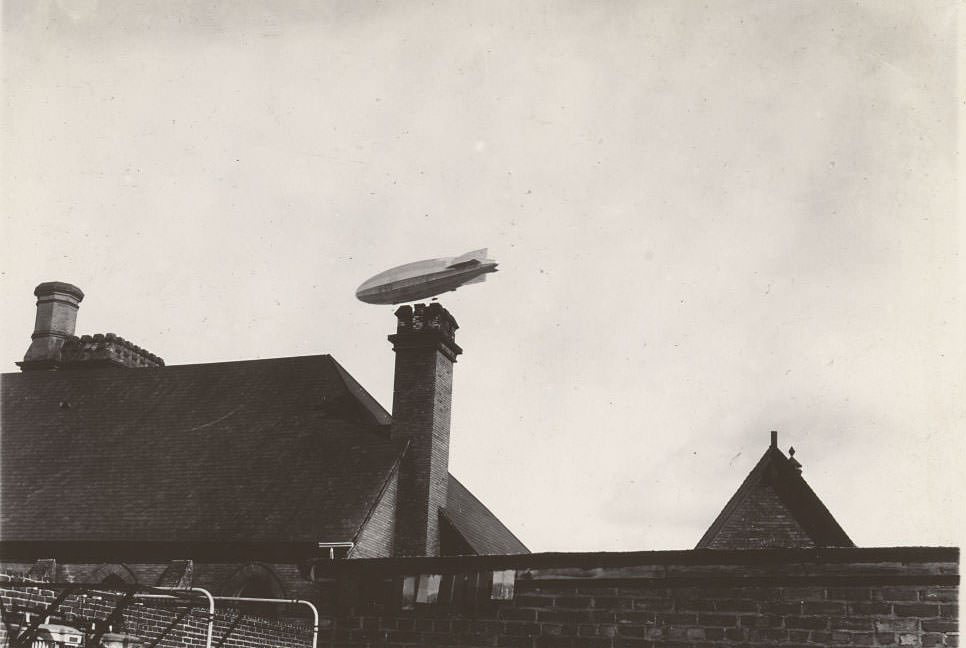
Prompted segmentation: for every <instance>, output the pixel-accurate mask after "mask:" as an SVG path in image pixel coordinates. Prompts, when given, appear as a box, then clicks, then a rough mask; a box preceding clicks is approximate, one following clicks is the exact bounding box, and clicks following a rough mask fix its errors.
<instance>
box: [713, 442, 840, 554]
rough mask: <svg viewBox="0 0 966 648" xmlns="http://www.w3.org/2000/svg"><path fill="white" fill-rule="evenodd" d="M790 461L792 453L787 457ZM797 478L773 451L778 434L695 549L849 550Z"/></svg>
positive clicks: (796, 470)
mask: <svg viewBox="0 0 966 648" xmlns="http://www.w3.org/2000/svg"><path fill="white" fill-rule="evenodd" d="M791 452H792V454H793V455H794V450H792V451H791ZM854 546H855V544H854V543H853V542H852V540H851V539H849V536H848V535H846V533H845V531H843V530H842V527H840V526H839V524H838V522H836V521H835V518H834V517H832V514H831V513H829V510H828V509H827V508H825V505H824V504H823V503H822V501H821V500H820V499H819V498H818V495H816V494H815V491H813V490H812V489H811V488H810V487H809V485H808V484H807V483H805V480H804V479H803V478H802V475H801V464H799V463H798V462H797V461H796V460H795V458H794V456H792V457H786V456H785V454H784V453H783V452H782V451H781V450H779V449H778V442H777V434H776V433H774V432H773V433H772V444H771V446H769V448H768V449H767V450H766V451H765V454H764V455H763V456H762V458H761V460H760V461H759V462H758V464H757V465H756V466H755V467H754V468H753V469H752V471H751V472H750V473H749V474H748V477H746V478H745V481H744V482H742V484H741V486H740V487H739V488H738V490H737V491H736V492H735V494H734V495H733V496H732V497H731V499H730V500H728V503H727V504H726V505H725V507H724V509H722V511H721V513H719V514H718V517H717V518H716V519H715V521H714V523H712V525H711V526H710V527H709V528H708V530H707V531H706V532H705V534H704V536H703V537H702V538H701V540H700V541H699V542H698V544H697V547H695V548H696V549H765V548H770V547H782V548H805V547H854Z"/></svg>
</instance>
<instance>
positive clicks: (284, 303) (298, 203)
mask: <svg viewBox="0 0 966 648" xmlns="http://www.w3.org/2000/svg"><path fill="white" fill-rule="evenodd" d="M955 7H956V2H955V1H954V0H949V1H935V2H925V1H922V2H908V1H906V0H902V1H897V2H885V1H879V0H876V1H874V2H844V1H843V2H839V1H835V2H833V1H828V2H802V1H795V2H780V1H779V2H776V1H771V0H768V1H765V0H761V1H745V0H736V1H727V0H725V1H722V0H715V1H714V2H708V3H705V2H680V1H676V0H666V1H654V2H646V1H640V2H616V1H614V2H572V3H568V2H519V1H518V0H513V1H508V2H490V1H488V2H469V1H467V2H438V3H431V2H404V3H393V2H388V3H363V2H357V1H355V0H352V1H348V0H347V1H345V2H314V1H313V2H308V1H306V2H297V1H292V2H280V1H276V0H265V1H263V2H258V1H249V2H214V1H206V2H186V1H180V2H177V1H171V0H163V1H162V0H156V1H149V0H138V1H130V0H124V1H121V0H117V1H114V2H103V1H102V2H98V1H97V0H57V1H54V2H52V1H43V0H40V1H34V0H30V1H27V0H6V1H5V2H4V3H3V30H2V34H3V43H2V54H3V60H2V72H3V88H2V99H3V106H2V114H0V115H2V140H0V145H2V162H3V168H2V174H0V176H2V180H0V182H2V186H0V189H2V210H3V231H2V238H3V244H2V245H3V250H2V253H3V256H2V259H3V262H2V269H0V271H2V274H0V290H2V303H3V312H2V335H0V343H2V356H0V365H2V369H3V371H5V372H7V371H16V370H17V367H16V366H15V365H14V362H15V361H18V360H21V359H22V358H23V354H24V352H25V351H26V349H27V347H28V345H29V342H30V333H31V331H32V327H33V318H34V297H33V295H32V291H33V288H34V286H36V284H38V283H40V282H41V281H48V280H60V281H68V282H71V283H74V284H76V285H78V286H79V287H81V288H82V289H83V290H84V292H85V293H86V298H85V299H84V302H83V304H82V305H81V309H80V313H79V316H78V328H77V332H78V334H83V333H96V332H108V331H110V332H114V333H117V334H119V335H122V336H124V337H126V338H127V339H129V340H132V341H133V342H135V343H137V344H139V345H141V346H143V347H145V348H147V349H149V350H151V351H153V352H155V353H157V354H158V355H160V356H162V357H163V358H165V360H166V361H167V363H168V364H187V363H199V362H212V361H225V360H242V359H251V358H268V357H276V356H291V355H306V354H317V353H331V354H332V355H333V356H334V357H335V358H336V359H337V360H338V361H339V362H340V363H341V364H342V365H343V366H344V367H345V368H346V369H347V370H348V371H349V372H350V373H352V374H353V375H354V376H355V377H356V378H357V379H358V380H359V381H360V382H361V383H362V384H363V385H364V386H366V387H367V389H369V390H370V392H371V393H372V394H373V395H374V396H375V397H376V398H377V399H378V400H379V401H380V402H381V403H382V404H383V406H384V407H386V408H387V409H391V405H392V403H391V401H392V372H393V353H392V350H391V346H390V344H389V343H388V342H387V340H386V335H387V334H389V333H391V332H392V331H393V328H394V323H395V318H394V317H393V315H392V313H393V308H392V307H390V306H371V305H366V304H363V303H361V302H358V301H357V300H356V299H355V298H354V292H355V289H356V288H357V287H358V285H359V284H361V283H362V282H363V281H364V280H365V279H367V278H368V277H370V276H371V275H373V274H375V273H377V272H380V271H382V270H385V269H386V268H389V267H391V266H394V265H398V264H401V263H405V262H409V261H415V260H419V259H424V258H429V257H438V256H454V255H458V254H461V253H463V252H466V251H468V250H473V249H476V248H480V247H488V248H489V250H490V255H491V256H492V257H494V258H495V259H496V260H497V261H499V262H500V272H498V273H497V274H495V275H490V276H489V278H488V280H487V282H486V283H484V284H477V285H472V286H469V287H466V288H464V289H461V290H460V291H458V292H457V293H451V294H448V295H446V296H444V297H442V298H441V302H442V303H443V304H444V305H445V306H447V307H448V308H449V309H450V311H451V312H452V313H453V314H454V316H455V317H456V318H457V320H458V321H459V323H460V326H461V328H460V330H459V333H458V338H457V340H458V342H459V344H460V345H461V346H463V348H464V350H465V353H464V355H463V356H461V357H460V359H459V363H458V364H457V367H456V374H455V386H454V396H453V401H454V406H453V426H452V446H451V448H452V456H451V463H450V468H451V472H453V473H454V474H455V475H456V476H457V477H458V478H459V479H460V480H461V481H463V482H464V483H465V484H466V485H467V486H468V487H469V488H470V489H471V490H472V491H473V492H474V493H476V494H477V495H478V496H479V497H480V499H482V500H483V501H484V502H485V503H486V504H487V505H488V506H489V507H490V508H491V509H492V510H493V511H494V512H495V513H496V514H497V515H498V516H500V517H501V518H502V519H503V520H504V521H505V522H506V523H507V525H508V526H509V527H510V528H511V529H512V530H513V531H514V532H516V533H517V535H518V536H519V537H520V538H521V539H522V540H523V541H524V542H525V543H526V544H527V545H529V546H530V548H531V549H533V550H537V551H548V550H638V549H669V548H689V547H691V546H693V545H694V544H695V543H696V542H697V540H698V539H699V538H700V536H701V534H702V533H703V532H704V530H705V529H706V528H707V527H708V525H710V523H711V522H712V521H713V519H714V517H715V516H716V515H717V513H718V512H719V511H720V509H721V508H722V506H723V505H724V504H725V502H726V501H727V499H728V498H729V497H730V496H731V494H732V493H733V492H734V490H735V489H736V488H737V486H738V485H739V484H740V482H741V480H742V479H743V478H744V477H745V475H746V474H747V473H748V472H749V471H750V470H751V468H752V467H753V466H754V464H755V463H756V462H757V460H758V459H759V458H760V456H761V455H762V453H763V452H764V451H765V449H766V447H767V445H768V432H769V430H772V429H777V430H779V442H780V445H781V447H782V448H783V449H784V450H787V448H788V446H789V445H794V446H795V448H796V450H797V454H796V458H797V459H799V460H800V461H801V462H802V463H803V464H804V467H805V468H804V473H803V474H804V476H805V478H806V479H807V481H808V482H809V484H810V485H811V486H812V488H813V489H814V490H815V491H816V492H817V493H818V495H819V496H820V497H821V498H822V499H823V501H824V502H825V503H826V505H827V506H828V508H829V509H830V510H831V512H832V514H833V515H834V516H835V517H836V518H837V519H838V521H839V523H840V524H841V525H842V526H843V527H844V529H845V530H846V532H847V533H849V534H850V535H851V537H852V538H853V540H854V541H855V542H856V543H857V544H859V545H861V546H889V545H941V544H958V543H959V542H960V539H959V538H960V537H959V536H958V535H957V533H956V530H957V529H960V528H962V527H963V521H964V518H963V513H962V512H961V509H962V508H966V507H964V506H963V501H962V498H961V496H960V494H961V492H962V489H963V488H964V486H966V483H964V479H963V476H962V475H963V464H964V462H966V442H964V439H963V436H964V434H966V381H964V367H966V363H964V360H966V342H964V340H966V338H964V330H966V317H964V302H966V293H964V291H963V279H964V277H963V265H962V263H963V262H962V257H961V248H962V246H963V244H964V238H963V231H962V225H961V224H960V223H959V222H958V218H957V211H956V207H957V176H958V172H957V163H958V159H957V149H958V142H957V137H958V136H957V128H956V125H957V117H958V115H959V112H958V111H959V110H960V101H959V99H957V81H958V80H957V77H956V73H957V72H956V59H957V41H956V28H957V21H958V20H961V17H960V16H957V14H956V10H955ZM959 94H960V95H962V93H961V92H960V93H959Z"/></svg>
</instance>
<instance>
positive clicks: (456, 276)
mask: <svg viewBox="0 0 966 648" xmlns="http://www.w3.org/2000/svg"><path fill="white" fill-rule="evenodd" d="M496 266H497V263H496V262H495V261H493V260H492V259H487V258H486V250H477V251H476V252H470V253H467V254H464V255H463V256H461V257H444V258H439V259H426V260H425V261H416V262H415V263H407V264H405V265H401V266H397V267H395V268H392V269H390V270H386V271H385V272H380V273H379V274H377V275H376V276H374V277H372V278H371V279H369V280H368V281H366V282H365V283H363V284H362V285H361V286H359V289H358V290H357V291H356V297H357V298H358V299H359V300H361V301H364V302H366V303H367V304H402V303H405V302H410V301H415V300H417V299H426V298H429V297H434V296H436V295H441V294H442V293H445V292H449V291H451V290H456V289H457V288H459V287H460V286H463V285H465V284H468V283H476V282H480V281H483V280H484V279H485V278H486V277H485V275H486V274H487V273H489V272H496Z"/></svg>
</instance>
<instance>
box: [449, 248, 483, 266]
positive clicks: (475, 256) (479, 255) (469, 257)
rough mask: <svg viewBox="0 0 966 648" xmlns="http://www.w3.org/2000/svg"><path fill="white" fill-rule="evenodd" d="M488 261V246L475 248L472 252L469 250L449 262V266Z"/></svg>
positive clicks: (469, 264)
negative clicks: (480, 248) (479, 248)
mask: <svg viewBox="0 0 966 648" xmlns="http://www.w3.org/2000/svg"><path fill="white" fill-rule="evenodd" d="M484 261H486V248H483V249H482V250H473V251H472V252H467V253H466V254H463V255H461V256H458V257H456V258H455V259H453V260H452V261H450V262H449V265H448V266H446V267H447V268H459V267H463V266H471V265H477V264H479V263H483V262H484Z"/></svg>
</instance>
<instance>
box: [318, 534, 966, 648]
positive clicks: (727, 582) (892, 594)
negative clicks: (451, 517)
mask: <svg viewBox="0 0 966 648" xmlns="http://www.w3.org/2000/svg"><path fill="white" fill-rule="evenodd" d="M958 561H959V552H958V549H945V548H939V549H935V548H901V549H826V550H821V549H801V550H786V549H778V550H756V551H682V552H644V553H634V554H533V555H531V556H520V557H475V558H458V559H423V560H415V559H410V560H408V561H407V560H400V559H393V560H387V561H362V562H359V561H355V562H353V561H350V562H347V563H342V564H337V565H331V566H330V567H329V573H328V575H327V577H326V578H324V580H323V582H321V583H320V587H321V593H322V596H323V599H324V600H325V602H326V605H325V608H324V610H325V613H326V614H328V616H329V619H330V623H329V625H328V627H327V629H326V630H325V631H324V632H323V633H322V635H321V636H320V645H321V646H333V647H335V646H341V647H345V648H351V647H355V646H359V647H362V646H430V645H432V646H518V647H521V648H542V647H544V646H546V647H564V648H579V647H582V646H589V647H591V648H593V647H601V648H625V647H626V648H637V647H640V648H644V647H659V646H666V647H668V648H671V647H678V646H706V647H710V646H722V647H723V646H801V647H802V648H805V647H806V646H809V647H812V648H814V647H816V646H830V647H831V646H847V645H853V646H854V645H859V646H957V645H958V641H959V634H958V581H959V575H958V574H959V569H958ZM508 572H509V573H512V577H511V579H512V580H513V592H512V598H511V599H509V600H498V599H494V598H493V596H494V593H495V592H496V591H497V590H499V591H500V592H502V593H503V594H504V595H505V594H506V593H507V587H506V586H503V587H497V588H494V586H493V581H494V574H497V575H498V577H499V575H501V574H506V573H508ZM431 574H436V575H438V576H439V578H438V579H436V578H435V577H433V578H430V577H429V575H431ZM420 575H421V576H420ZM407 581H408V585H407ZM437 581H438V587H436V585H435V583H436V582H437Z"/></svg>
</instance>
